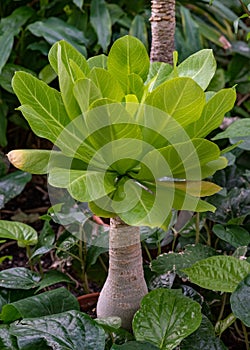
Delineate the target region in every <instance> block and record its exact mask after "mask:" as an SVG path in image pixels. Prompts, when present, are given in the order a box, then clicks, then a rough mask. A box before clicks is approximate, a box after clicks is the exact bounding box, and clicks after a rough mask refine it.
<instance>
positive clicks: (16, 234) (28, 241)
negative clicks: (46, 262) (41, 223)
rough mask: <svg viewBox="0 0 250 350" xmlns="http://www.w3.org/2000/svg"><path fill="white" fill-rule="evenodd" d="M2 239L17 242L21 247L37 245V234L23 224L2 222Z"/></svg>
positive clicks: (0, 228)
mask: <svg viewBox="0 0 250 350" xmlns="http://www.w3.org/2000/svg"><path fill="white" fill-rule="evenodd" d="M0 237H1V238H8V239H12V240H16V241H17V244H18V246H19V247H27V246H29V245H35V244H36V243H37V232H36V230H35V229H33V227H31V226H29V225H26V224H23V223H22V222H15V221H8V220H0Z"/></svg>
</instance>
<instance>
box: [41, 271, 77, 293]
mask: <svg viewBox="0 0 250 350" xmlns="http://www.w3.org/2000/svg"><path fill="white" fill-rule="evenodd" d="M56 283H73V281H72V280H71V279H70V278H69V277H68V276H67V275H65V273H62V272H60V271H55V270H51V271H48V272H47V273H45V275H44V277H43V279H42V280H41V281H40V282H39V288H38V289H37V290H36V293H37V292H39V291H40V290H41V289H43V288H46V287H49V286H52V285H54V284H56Z"/></svg>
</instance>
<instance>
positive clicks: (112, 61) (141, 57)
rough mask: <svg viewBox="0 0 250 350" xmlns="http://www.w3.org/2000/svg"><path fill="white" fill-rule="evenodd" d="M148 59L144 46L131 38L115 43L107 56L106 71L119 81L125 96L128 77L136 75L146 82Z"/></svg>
mask: <svg viewBox="0 0 250 350" xmlns="http://www.w3.org/2000/svg"><path fill="white" fill-rule="evenodd" d="M148 69H149V57H148V54H147V50H146V48H145V46H144V45H143V44H142V43H141V42H140V41H139V40H137V39H135V38H133V37H132V36H124V37H122V38H120V39H118V40H116V41H115V43H114V44H113V46H112V48H111V50H110V52H109V55H108V71H109V72H110V73H111V74H112V75H113V76H114V77H115V78H116V79H117V80H118V81H119V83H120V84H121V86H122V88H123V91H124V92H125V94H127V93H129V91H128V76H129V75H130V74H133V73H135V74H138V75H139V76H140V77H141V78H142V80H143V81H145V80H146V78H147V74H148Z"/></svg>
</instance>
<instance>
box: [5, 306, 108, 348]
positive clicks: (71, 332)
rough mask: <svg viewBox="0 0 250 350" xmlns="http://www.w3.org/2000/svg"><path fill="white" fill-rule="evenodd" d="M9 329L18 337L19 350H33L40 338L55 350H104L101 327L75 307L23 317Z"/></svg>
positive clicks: (103, 337) (103, 336)
mask: <svg viewBox="0 0 250 350" xmlns="http://www.w3.org/2000/svg"><path fill="white" fill-rule="evenodd" d="M52 330H53V331H52ZM10 332H11V334H13V335H14V336H16V337H17V343H18V346H19V349H20V350H24V349H25V350H34V349H36V345H37V344H39V343H41V341H43V342H44V344H46V345H47V346H48V347H51V348H52V349H58V350H76V349H88V350H103V349H104V347H105V333H104V331H103V329H102V328H101V327H100V326H98V325H97V324H96V323H95V321H93V320H92V319H91V318H90V317H89V316H88V315H85V314H83V313H81V312H79V311H75V310H72V311H68V312H64V313H61V314H57V315H51V316H46V317H42V318H31V319H25V320H22V321H20V322H18V323H14V324H11V327H10ZM42 349H47V348H46V347H43V348H41V350H42Z"/></svg>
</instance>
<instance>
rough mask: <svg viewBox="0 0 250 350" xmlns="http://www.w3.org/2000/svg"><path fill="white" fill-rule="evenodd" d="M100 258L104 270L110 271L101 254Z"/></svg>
mask: <svg viewBox="0 0 250 350" xmlns="http://www.w3.org/2000/svg"><path fill="white" fill-rule="evenodd" d="M98 259H99V261H100V263H101V265H102V267H103V270H104V271H105V272H108V268H107V266H106V265H105V263H104V261H103V258H102V257H101V255H99V256H98Z"/></svg>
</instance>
